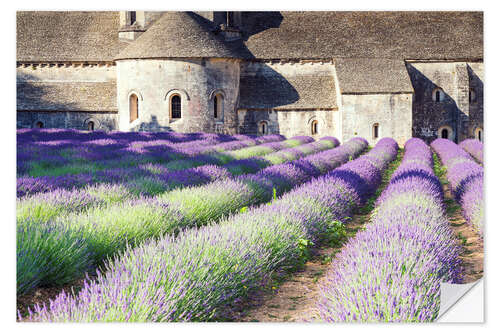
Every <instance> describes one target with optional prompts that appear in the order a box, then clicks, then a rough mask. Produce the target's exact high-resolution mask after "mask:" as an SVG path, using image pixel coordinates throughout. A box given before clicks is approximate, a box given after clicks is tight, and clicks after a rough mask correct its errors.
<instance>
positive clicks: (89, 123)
mask: <svg viewBox="0 0 500 333" xmlns="http://www.w3.org/2000/svg"><path fill="white" fill-rule="evenodd" d="M94 127H95V124H94V122H93V121H89V122H88V123H87V129H88V130H89V131H93V130H94Z"/></svg>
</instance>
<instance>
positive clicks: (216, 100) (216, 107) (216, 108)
mask: <svg viewBox="0 0 500 333" xmlns="http://www.w3.org/2000/svg"><path fill="white" fill-rule="evenodd" d="M218 100H219V98H218V96H215V97H214V118H215V119H217V115H218V114H217V111H218V109H219V106H218V105H217V103H218Z"/></svg>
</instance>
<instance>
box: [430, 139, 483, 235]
mask: <svg viewBox="0 0 500 333" xmlns="http://www.w3.org/2000/svg"><path fill="white" fill-rule="evenodd" d="M431 146H432V148H433V149H434V150H435V151H436V153H437V154H438V155H439V158H440V159H441V161H442V163H443V165H444V166H445V167H446V178H447V179H448V181H449V182H450V186H451V191H452V193H453V195H454V197H455V200H456V201H457V202H458V203H459V204H460V206H462V210H463V214H464V216H465V219H466V221H467V222H468V223H469V224H470V225H471V226H472V227H473V228H474V229H475V230H476V231H477V232H478V233H479V234H480V235H481V236H482V235H483V224H484V222H483V221H484V199H483V175H484V171H483V167H482V166H480V165H479V164H478V163H476V162H475V161H474V160H473V159H472V157H470V155H469V154H468V153H466V152H465V151H464V150H463V149H462V148H460V147H459V146H458V145H457V144H455V143H454V142H452V141H450V140H447V139H436V140H434V141H433V142H432V143H431Z"/></svg>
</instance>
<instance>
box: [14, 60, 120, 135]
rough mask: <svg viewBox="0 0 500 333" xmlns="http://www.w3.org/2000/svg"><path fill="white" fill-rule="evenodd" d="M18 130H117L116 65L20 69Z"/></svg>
mask: <svg viewBox="0 0 500 333" xmlns="http://www.w3.org/2000/svg"><path fill="white" fill-rule="evenodd" d="M16 80H17V82H16V84H17V88H18V92H17V111H18V112H17V127H18V128H31V127H34V125H35V124H36V123H37V122H38V121H41V122H42V123H43V124H44V127H46V128H76V129H87V128H88V127H87V123H88V121H93V122H94V124H95V127H94V128H95V129H101V130H114V129H117V124H118V122H117V107H116V71H115V66H113V65H112V64H105V63H99V64H71V63H67V64H50V65H49V64H36V65H29V66H25V65H18V67H17V71H16Z"/></svg>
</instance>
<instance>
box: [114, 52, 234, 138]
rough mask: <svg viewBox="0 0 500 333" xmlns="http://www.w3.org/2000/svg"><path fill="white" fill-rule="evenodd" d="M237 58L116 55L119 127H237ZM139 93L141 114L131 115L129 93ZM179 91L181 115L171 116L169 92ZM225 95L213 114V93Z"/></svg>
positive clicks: (212, 129)
mask: <svg viewBox="0 0 500 333" xmlns="http://www.w3.org/2000/svg"><path fill="white" fill-rule="evenodd" d="M239 77H240V64H239V61H236V60H229V59H207V60H204V59H185V60H119V61H117V91H118V109H119V115H120V116H119V119H120V124H119V128H120V130H121V131H135V130H150V131H162V130H174V131H178V132H224V133H236V127H237V118H236V105H237V101H238V96H239ZM132 93H134V94H136V95H137V96H138V98H139V118H138V119H137V120H135V121H133V122H132V123H131V122H130V118H129V98H130V95H131V94H132ZM174 94H179V95H180V97H181V105H182V117H181V119H171V117H170V98H171V96H173V95H174ZM215 94H221V95H222V96H223V118H222V119H215V118H214V115H213V114H214V112H213V107H214V103H213V98H214V96H215Z"/></svg>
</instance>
